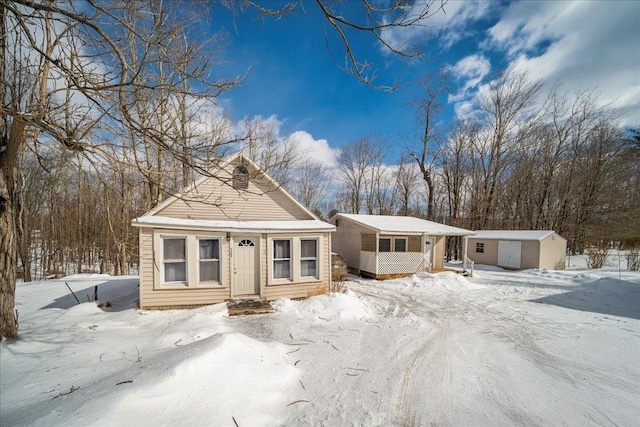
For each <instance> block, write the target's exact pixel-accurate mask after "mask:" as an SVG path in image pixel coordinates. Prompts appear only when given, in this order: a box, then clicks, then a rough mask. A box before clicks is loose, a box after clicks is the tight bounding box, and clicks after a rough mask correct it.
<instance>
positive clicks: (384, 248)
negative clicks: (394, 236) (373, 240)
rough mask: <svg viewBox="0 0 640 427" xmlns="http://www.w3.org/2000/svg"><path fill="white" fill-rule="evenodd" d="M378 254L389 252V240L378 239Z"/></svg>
mask: <svg viewBox="0 0 640 427" xmlns="http://www.w3.org/2000/svg"><path fill="white" fill-rule="evenodd" d="M378 252H391V239H390V238H380V239H378Z"/></svg>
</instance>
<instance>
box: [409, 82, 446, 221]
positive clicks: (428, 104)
mask: <svg viewBox="0 0 640 427" xmlns="http://www.w3.org/2000/svg"><path fill="white" fill-rule="evenodd" d="M447 79H448V76H447V74H446V73H445V72H444V71H442V72H440V73H438V74H436V75H433V76H430V75H427V76H423V77H422V78H421V80H420V81H419V82H418V86H419V87H420V89H421V90H422V92H423V93H424V96H423V97H422V98H420V99H418V100H416V101H414V103H415V104H416V106H417V110H418V120H419V122H420V124H421V127H422V132H421V135H420V138H419V141H418V142H416V143H415V144H414V147H412V148H410V149H409V155H410V156H411V157H412V158H413V159H414V160H415V161H416V163H417V164H418V167H419V168H420V173H421V174H422V179H424V181H425V183H426V185H427V215H426V216H427V219H428V220H433V219H434V212H435V196H436V195H435V191H436V190H435V180H436V178H435V175H436V172H435V167H436V159H437V155H438V147H439V141H440V137H441V135H440V129H438V117H437V116H438V114H439V112H440V110H441V108H442V103H441V99H440V98H441V97H442V96H443V95H444V94H445V93H446V90H447Z"/></svg>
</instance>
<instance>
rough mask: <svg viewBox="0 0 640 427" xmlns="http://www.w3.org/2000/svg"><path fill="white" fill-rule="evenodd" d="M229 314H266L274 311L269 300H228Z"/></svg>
mask: <svg viewBox="0 0 640 427" xmlns="http://www.w3.org/2000/svg"><path fill="white" fill-rule="evenodd" d="M227 310H228V311H229V316H241V315H249V314H265V313H271V312H273V307H271V303H270V302H269V301H263V300H259V299H249V300H233V301H227Z"/></svg>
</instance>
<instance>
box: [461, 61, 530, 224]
mask: <svg viewBox="0 0 640 427" xmlns="http://www.w3.org/2000/svg"><path fill="white" fill-rule="evenodd" d="M541 87H542V86H541V83H540V82H536V83H530V82H529V81H528V80H527V77H526V75H522V74H518V75H513V74H510V73H505V74H504V75H502V76H501V77H500V78H498V79H497V80H495V81H493V82H491V83H490V84H489V87H488V91H487V93H486V95H483V96H481V97H480V98H479V101H478V104H477V115H476V118H475V120H477V124H478V125H477V129H478V131H477V132H476V133H475V134H474V135H473V136H472V137H471V138H470V144H471V150H472V153H471V154H472V155H471V159H472V162H471V167H472V174H473V193H472V200H471V215H472V218H471V226H472V227H474V228H476V229H482V228H484V227H486V226H488V225H490V218H492V217H493V216H494V214H495V212H494V209H495V207H496V201H497V198H498V195H499V194H498V193H499V184H500V181H501V179H502V178H503V177H504V174H505V171H506V169H507V166H508V165H509V163H510V161H511V160H512V154H513V153H514V152H515V150H516V148H517V147H518V146H519V145H520V144H521V143H522V141H523V140H524V139H525V137H526V136H527V134H528V132H529V131H530V129H531V128H533V127H535V125H536V122H537V120H538V119H539V116H538V113H539V111H538V110H539V108H540V107H539V106H538V105H537V103H536V101H537V98H538V95H539V93H540V90H541Z"/></svg>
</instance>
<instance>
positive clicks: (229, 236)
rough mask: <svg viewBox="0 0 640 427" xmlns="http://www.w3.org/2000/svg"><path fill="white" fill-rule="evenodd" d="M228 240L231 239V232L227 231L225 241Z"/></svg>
mask: <svg viewBox="0 0 640 427" xmlns="http://www.w3.org/2000/svg"><path fill="white" fill-rule="evenodd" d="M230 241H231V233H229V232H228V231H227V242H230Z"/></svg>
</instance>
